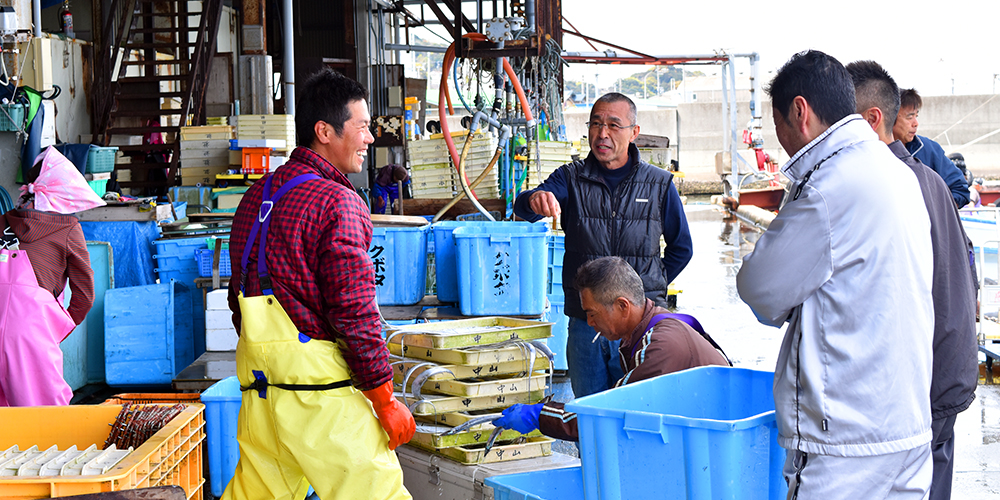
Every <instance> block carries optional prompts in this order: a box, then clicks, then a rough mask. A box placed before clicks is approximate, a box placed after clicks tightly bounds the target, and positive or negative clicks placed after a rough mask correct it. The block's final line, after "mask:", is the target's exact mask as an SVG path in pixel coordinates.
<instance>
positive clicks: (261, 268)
mask: <svg viewBox="0 0 1000 500" xmlns="http://www.w3.org/2000/svg"><path fill="white" fill-rule="evenodd" d="M272 178H273V176H271V175H268V176H267V177H266V178H264V192H263V193H262V194H261V199H262V201H261V204H260V208H259V210H258V213H257V220H255V221H254V222H253V227H251V228H250V236H249V237H248V238H247V242H246V244H245V245H244V246H243V258H242V260H241V264H240V269H241V274H240V291H241V292H243V294H244V295H246V277H247V264H249V262H250V249H251V248H252V247H253V243H254V241H256V239H257V232H258V231H260V243H259V244H258V245H257V247H258V248H257V275H258V277H259V279H260V287H261V294H262V295H271V294H272V293H273V290H272V289H271V278H270V276H269V275H268V272H267V259H266V258H265V256H264V249H265V247H266V246H267V229H268V228H269V227H270V226H271V212H272V210H273V209H274V205H275V203H277V202H278V200H279V199H281V197H282V196H284V195H285V193H287V192H288V191H290V190H291V189H292V188H294V187H295V186H298V185H299V184H301V183H303V182H305V181H308V180H312V179H320V178H321V177H320V176H318V175H316V174H301V175H297V176H295V177H293V178H291V179H289V180H288V181H287V182H285V183H284V184H282V186H281V187H280V188H278V191H277V192H276V193H274V196H273V197H272V196H271V179H272Z"/></svg>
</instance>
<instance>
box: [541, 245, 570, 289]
mask: <svg viewBox="0 0 1000 500" xmlns="http://www.w3.org/2000/svg"><path fill="white" fill-rule="evenodd" d="M545 244H546V246H547V247H548V250H549V270H548V280H547V281H546V283H545V293H547V294H548V295H549V296H550V297H551V296H553V295H556V296H559V297H562V296H564V293H563V286H562V285H563V275H562V272H563V257H564V256H565V255H566V237H565V236H563V235H561V234H552V235H549V236H547V237H546V238H545Z"/></svg>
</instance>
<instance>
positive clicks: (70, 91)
mask: <svg viewBox="0 0 1000 500" xmlns="http://www.w3.org/2000/svg"><path fill="white" fill-rule="evenodd" d="M44 36H48V35H44ZM50 38H51V41H52V83H53V84H55V85H58V86H59V87H60V88H61V89H62V93H61V94H59V96H58V97H56V99H55V132H56V137H58V138H59V139H60V140H62V141H63V142H71V143H76V142H81V140H80V136H81V135H83V136H84V137H83V141H82V142H90V132H91V130H90V92H91V89H90V83H91V82H90V81H89V80H90V74H91V73H90V67H89V65H90V62H89V61H88V62H87V63H86V64H85V63H84V59H83V49H84V47H85V46H87V45H89V43H88V42H84V41H81V40H71V39H60V38H58V37H50ZM29 55H30V54H29ZM85 71H86V72H87V73H86V74H87V78H86V79H85V78H84V73H85ZM46 118H47V119H51V118H52V117H51V116H47V117H46ZM23 142H24V137H23V136H21V135H20V134H17V133H15V132H0V186H3V187H4V189H6V190H7V192H8V193H10V195H11V198H14V199H15V201H16V198H17V184H16V183H15V182H14V180H15V178H16V176H17V170H18V168H20V166H21V144H22V143H23Z"/></svg>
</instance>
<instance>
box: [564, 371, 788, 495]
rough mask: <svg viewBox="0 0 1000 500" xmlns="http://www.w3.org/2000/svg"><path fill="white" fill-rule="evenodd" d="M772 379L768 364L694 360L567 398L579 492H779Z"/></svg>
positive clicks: (780, 458) (781, 453) (780, 462)
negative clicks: (755, 366)
mask: <svg viewBox="0 0 1000 500" xmlns="http://www.w3.org/2000/svg"><path fill="white" fill-rule="evenodd" d="M773 383H774V374H773V373H772V372H765V371H757V370H748V369H745V368H729V367H721V366H711V367H700V368H692V369H690V370H684V371H681V372H677V373H671V374H667V375H661V376H659V377H656V378H652V379H649V380H643V381H641V382H637V383H634V384H629V385H626V386H623V387H619V388H616V389H612V390H609V391H605V392H602V393H598V394H594V395H591V396H587V397H584V398H581V399H578V400H576V401H573V402H572V403H569V404H567V405H566V410H568V411H572V412H576V414H577V421H578V422H579V429H580V461H581V464H582V466H583V478H584V491H585V493H586V497H587V498H600V499H613V498H733V499H770V500H778V499H783V498H785V494H786V492H787V490H788V487H787V486H786V485H785V480H784V478H783V477H782V473H781V471H782V467H783V466H784V463H785V450H784V449H782V448H781V447H780V446H778V430H777V425H776V423H775V416H774V396H773V391H772V385H773ZM650 478H656V480H655V481H650Z"/></svg>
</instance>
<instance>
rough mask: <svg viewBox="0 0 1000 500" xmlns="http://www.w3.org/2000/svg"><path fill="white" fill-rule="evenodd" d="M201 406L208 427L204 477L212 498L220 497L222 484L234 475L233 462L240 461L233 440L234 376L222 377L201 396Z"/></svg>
mask: <svg viewBox="0 0 1000 500" xmlns="http://www.w3.org/2000/svg"><path fill="white" fill-rule="evenodd" d="M201 402H202V403H205V425H207V426H208V433H207V434H206V435H205V436H206V438H208V475H209V480H210V482H211V488H212V495H213V496H215V497H221V496H222V492H223V491H224V490H225V489H226V485H228V484H229V481H230V480H231V479H232V478H233V475H234V474H236V463H237V462H239V460H240V446H239V443H238V442H237V441H236V426H237V423H238V422H239V415H240V404H242V396H241V395H240V381H239V379H237V378H236V377H226V378H224V379H222V380H220V381H218V382H216V383H215V384H213V385H212V387H209V388H208V389H206V390H205V392H202V393H201Z"/></svg>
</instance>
